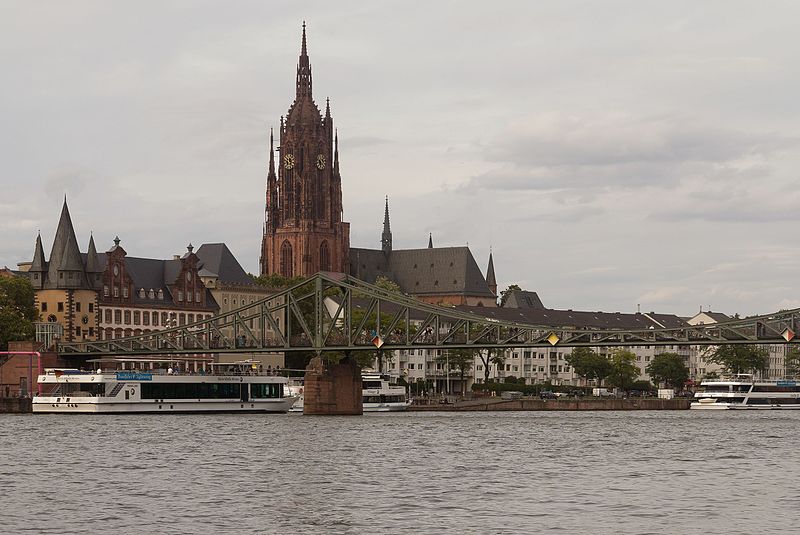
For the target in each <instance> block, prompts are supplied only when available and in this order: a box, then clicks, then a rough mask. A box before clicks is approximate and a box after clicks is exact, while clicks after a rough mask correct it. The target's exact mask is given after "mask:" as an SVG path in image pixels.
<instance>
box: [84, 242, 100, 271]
mask: <svg viewBox="0 0 800 535" xmlns="http://www.w3.org/2000/svg"><path fill="white" fill-rule="evenodd" d="M86 271H87V272H88V273H100V272H102V271H103V268H102V267H100V259H99V258H98V257H97V248H96V247H95V246H94V236H91V235H90V236H89V248H88V249H87V251H86Z"/></svg>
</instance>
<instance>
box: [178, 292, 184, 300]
mask: <svg viewBox="0 0 800 535" xmlns="http://www.w3.org/2000/svg"><path fill="white" fill-rule="evenodd" d="M178 301H183V290H178Z"/></svg>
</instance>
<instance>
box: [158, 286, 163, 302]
mask: <svg viewBox="0 0 800 535" xmlns="http://www.w3.org/2000/svg"><path fill="white" fill-rule="evenodd" d="M158 298H159V299H161V300H162V301H163V300H164V290H161V289H159V290H158Z"/></svg>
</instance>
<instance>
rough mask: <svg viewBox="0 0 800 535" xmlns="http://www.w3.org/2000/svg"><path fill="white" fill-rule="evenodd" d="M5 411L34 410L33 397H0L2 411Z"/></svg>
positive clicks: (0, 411)
mask: <svg viewBox="0 0 800 535" xmlns="http://www.w3.org/2000/svg"><path fill="white" fill-rule="evenodd" d="M3 412H20V413H25V412H33V407H32V406H31V398H0V413H3Z"/></svg>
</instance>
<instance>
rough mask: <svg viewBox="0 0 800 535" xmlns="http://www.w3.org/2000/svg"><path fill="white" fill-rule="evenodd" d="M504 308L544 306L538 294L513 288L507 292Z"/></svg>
mask: <svg viewBox="0 0 800 535" xmlns="http://www.w3.org/2000/svg"><path fill="white" fill-rule="evenodd" d="M503 306H504V307H505V308H544V305H543V304H542V300H541V299H539V294H537V293H536V292H529V291H527V290H514V291H512V292H509V294H508V298H507V299H506V302H505V304H504V305H503Z"/></svg>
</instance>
